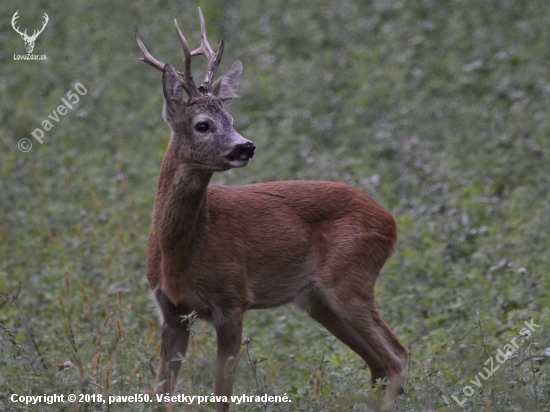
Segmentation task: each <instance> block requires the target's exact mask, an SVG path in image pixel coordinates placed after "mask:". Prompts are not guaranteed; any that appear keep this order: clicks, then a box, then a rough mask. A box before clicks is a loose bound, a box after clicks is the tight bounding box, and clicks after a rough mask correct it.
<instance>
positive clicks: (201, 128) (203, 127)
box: [195, 122, 210, 133]
mask: <svg viewBox="0 0 550 412" xmlns="http://www.w3.org/2000/svg"><path fill="white" fill-rule="evenodd" d="M209 129H210V126H209V125H208V122H199V123H197V124H196V125H195V130H196V131H197V132H200V133H204V132H207V131H208V130H209Z"/></svg>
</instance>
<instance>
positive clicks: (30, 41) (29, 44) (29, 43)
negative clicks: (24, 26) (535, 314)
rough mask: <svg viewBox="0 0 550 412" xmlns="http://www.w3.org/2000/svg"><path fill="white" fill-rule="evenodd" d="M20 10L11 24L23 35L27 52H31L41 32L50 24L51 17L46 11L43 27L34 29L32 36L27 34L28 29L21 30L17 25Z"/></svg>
mask: <svg viewBox="0 0 550 412" xmlns="http://www.w3.org/2000/svg"><path fill="white" fill-rule="evenodd" d="M18 13H19V10H17V11H16V12H15V14H14V15H13V17H12V19H11V25H12V27H13V29H14V30H15V31H16V32H17V33H19V34H20V35H21V38H22V39H23V40H24V41H25V48H26V49H27V54H31V53H32V51H33V49H34V42H35V41H36V38H37V37H38V35H39V34H40V33H42V32H43V31H44V28H45V27H46V25H47V24H48V20H49V17H48V15H47V14H46V13H44V23H42V28H41V29H40V30H34V31H33V33H32V36H29V35H27V30H25V31H24V32H23V33H21V32H20V31H19V26H17V27H16V26H15V24H16V20H17V19H18V18H19V15H18Z"/></svg>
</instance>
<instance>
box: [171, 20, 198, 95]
mask: <svg viewBox="0 0 550 412" xmlns="http://www.w3.org/2000/svg"><path fill="white" fill-rule="evenodd" d="M174 25H175V26H176V33H177V34H178V38H179V39H180V43H181V47H182V48H183V55H184V56H185V72H184V74H183V81H182V86H183V88H184V89H185V91H186V92H187V94H188V95H189V97H200V96H201V92H200V91H199V89H198V88H197V85H196V84H195V82H194V81H193V76H192V74H191V56H192V54H191V52H190V51H189V44H187V40H185V36H184V35H183V33H182V32H181V30H180V26H178V22H177V21H176V19H174Z"/></svg>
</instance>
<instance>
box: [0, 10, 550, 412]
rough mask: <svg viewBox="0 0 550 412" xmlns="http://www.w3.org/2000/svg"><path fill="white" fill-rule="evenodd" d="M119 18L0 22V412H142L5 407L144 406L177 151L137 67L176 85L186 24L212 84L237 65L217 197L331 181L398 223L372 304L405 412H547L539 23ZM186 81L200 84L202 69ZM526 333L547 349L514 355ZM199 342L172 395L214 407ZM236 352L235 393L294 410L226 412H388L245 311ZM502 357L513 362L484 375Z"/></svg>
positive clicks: (344, 369) (290, 334)
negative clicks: (268, 398)
mask: <svg viewBox="0 0 550 412" xmlns="http://www.w3.org/2000/svg"><path fill="white" fill-rule="evenodd" d="M113 3H114V2H110V1H107V0H98V1H94V2H92V1H84V0H75V1H68V0H65V1H59V2H38V1H31V2H25V4H22V3H21V2H18V1H15V0H4V1H2V3H1V4H0V17H1V19H0V96H1V99H0V109H1V110H0V411H20V410H25V411H50V410H52V411H54V410H63V411H79V410H80V411H99V410H103V411H142V410H143V411H149V410H151V409H152V405H153V404H152V403H151V404H149V403H142V402H138V403H117V404H112V405H108V404H101V403H80V404H79V403H74V404H70V403H57V404H52V405H47V404H45V403H40V404H35V405H24V404H21V403H14V402H12V400H11V399H12V398H11V397H12V395H13V394H17V395H44V394H47V395H50V394H65V396H66V395H68V394H70V393H74V394H77V395H80V394H88V395H90V396H91V395H95V396H96V397H97V395H98V394H101V395H102V396H103V397H104V398H106V397H108V396H109V395H132V394H136V393H142V394H152V390H153V385H154V378H153V376H152V371H151V369H152V368H156V364H157V361H158V355H159V347H158V342H159V338H160V325H159V321H158V319H157V314H156V312H155V310H154V308H153V305H152V304H151V300H150V292H149V289H148V285H147V281H146V278H145V254H146V245H147V238H148V234H149V230H150V227H151V211H152V207H153V202H154V196H155V193H156V181H157V174H158V171H159V167H160V162H161V160H162V157H163V154H164V150H165V148H166V145H167V142H168V137H169V129H168V127H167V125H166V124H165V123H164V122H163V121H162V118H161V110H162V104H163V98H162V85H161V75H160V73H159V72H158V71H156V70H154V69H153V68H151V67H149V66H147V65H145V64H143V63H141V62H140V61H139V57H140V54H139V50H138V48H137V46H136V44H135V41H134V38H133V23H134V22H135V23H137V25H138V27H139V29H140V34H141V37H142V39H143V41H144V42H145V44H146V45H147V46H148V48H149V50H150V51H151V52H152V54H153V55H155V56H156V57H158V58H159V59H160V60H163V61H165V62H169V63H172V64H173V65H175V66H176V67H177V68H179V69H182V68H183V60H182V58H183V55H182V52H181V47H180V44H179V42H178V39H177V37H176V35H175V33H174V28H173V18H174V17H177V19H178V22H179V25H180V27H181V28H182V31H183V32H184V33H185V35H186V37H187V39H188V41H189V43H190V45H191V47H192V48H194V47H196V46H197V45H198V42H199V38H200V31H199V20H198V13H197V6H200V7H201V8H202V10H203V12H204V15H205V18H206V21H207V27H208V29H209V37H210V39H211V43H212V44H217V43H218V41H219V39H220V38H221V37H223V38H224V40H225V44H226V48H225V53H224V59H223V62H222V66H221V68H220V73H221V72H225V71H226V70H227V69H228V68H229V67H230V65H231V64H232V63H233V61H235V60H237V59H240V60H242V61H243V64H244V72H243V76H242V80H241V85H240V88H239V94H240V99H237V100H236V101H234V102H233V103H232V104H231V106H230V112H231V113H232V115H233V117H234V118H235V121H236V129H237V130H238V131H239V132H240V133H241V134H242V135H243V136H245V137H247V138H249V139H251V140H252V141H254V143H255V144H256V146H257V150H256V155H255V156H254V159H253V160H252V161H251V163H250V165H249V166H247V167H246V168H243V169H238V170H237V169H235V170H232V171H229V172H226V173H223V174H216V175H215V176H214V181H215V182H217V183H220V184H225V185H240V184H248V183H255V182H267V181H273V180H285V179H316V180H331V181H339V182H345V183H348V184H350V185H352V186H354V187H357V188H359V189H361V190H363V191H365V192H366V193H368V194H369V195H371V196H372V197H373V198H374V199H375V200H376V201H377V202H378V203H380V204H381V205H383V206H384V207H386V208H387V209H389V210H390V211H391V212H392V213H393V215H394V216H395V218H396V220H397V222H398V228H399V234H400V243H399V248H398V251H397V253H396V254H395V255H394V256H393V257H392V258H391V259H390V260H389V261H388V263H387V264H386V266H385V267H384V269H383V271H382V273H381V275H380V277H379V280H378V282H377V303H378V306H379V307H380V309H381V311H382V313H383V315H384V318H385V320H386V321H387V323H388V324H389V325H390V326H391V327H392V328H393V330H394V332H395V333H396V335H397V336H398V337H399V339H400V340H401V341H402V342H403V343H404V344H405V345H406V346H408V347H409V349H410V352H411V357H410V363H409V365H408V380H407V383H406V387H405V390H406V394H405V395H404V396H403V397H402V399H400V400H399V401H398V402H397V403H396V405H395V407H394V408H395V410H396V411H440V410H441V411H462V410H463V411H475V412H478V411H544V410H549V408H550V331H549V326H550V323H549V318H550V305H549V302H550V275H549V272H548V268H549V264H550V262H549V246H550V240H549V235H548V232H549V228H550V149H549V143H550V115H549V114H550V4H549V3H548V2H547V1H545V0H532V1H512V0H487V1H474V0H453V1H450V0H421V1H416V2H413V1H404V0H402V1H394V0H374V1H359V0H357V1H352V0H343V1H328V0H320V1H318V2H311V3H309V2H303V1H297V0H286V1H285V0H267V1H264V2H255V1H251V0H241V1H238V0H231V1H225V2H224V1H219V0H218V1H215V0H205V1H200V2H196V1H149V2H146V1H136V2H131V3H130V2H128V3H126V2H125V3H122V2H120V5H118V6H117V5H116V3H114V4H113ZM16 10H19V15H20V17H19V20H18V24H20V25H21V29H22V30H24V29H26V28H27V29H28V32H32V30H33V29H38V28H39V27H40V26H41V22H42V16H43V14H44V12H46V13H47V14H48V16H49V22H48V25H47V26H46V28H45V29H44V31H43V33H41V34H40V35H39V37H38V39H37V40H36V45H35V50H34V52H33V53H35V54H38V55H41V54H46V55H47V60H44V61H22V60H14V55H24V54H26V52H25V45H24V42H23V40H22V39H21V37H20V36H19V35H18V34H17V33H16V32H15V31H14V30H13V28H12V27H11V19H12V16H13V14H14V13H15V11H16ZM195 69H196V74H195V77H196V78H200V76H201V73H202V72H203V70H204V64H203V65H202V66H201V64H196V65H195ZM78 83H80V84H81V85H82V86H84V87H85V89H86V91H87V92H86V93H84V94H82V95H79V94H77V96H78V97H79V102H78V103H76V104H75V105H74V106H73V108H72V109H69V110H68V111H67V113H66V114H65V115H64V116H60V118H59V120H58V122H56V121H54V120H51V123H52V124H53V125H54V127H53V128H51V130H49V131H44V136H43V138H42V140H43V143H40V142H38V141H37V140H36V139H35V138H34V137H33V136H32V135H31V133H32V132H33V131H35V130H36V129H37V128H41V129H42V130H44V128H43V126H42V122H43V121H44V120H47V119H48V116H49V115H52V112H53V111H55V110H56V108H57V107H58V106H59V105H62V104H64V103H63V102H62V100H61V99H62V98H65V99H67V93H68V92H71V93H75V92H76V91H78V88H80V86H77V84H78ZM75 86H76V87H77V88H75ZM80 90H82V89H81V88H80ZM73 101H74V100H73ZM53 117H55V116H53ZM21 139H29V141H30V142H31V143H32V149H31V150H30V151H28V152H22V151H21V150H19V148H18V144H19V142H20V141H21ZM530 320H533V321H534V322H535V323H536V324H537V325H540V327H538V328H535V331H534V332H533V333H532V334H531V336H530V337H529V338H528V339H523V338H522V337H518V336H519V335H518V333H519V331H520V330H521V329H522V328H525V324H524V322H525V321H530ZM192 332H193V338H192V344H191V345H190V350H189V353H188V356H187V357H186V358H185V359H184V360H183V361H182V362H183V367H182V372H181V374H180V380H179V385H178V388H179V392H180V393H184V394H186V395H204V396H208V395H210V394H211V393H212V389H213V374H214V372H213V361H214V358H215V347H216V341H215V335H214V332H213V329H212V327H211V326H210V325H209V324H206V323H203V322H202V321H198V320H197V321H195V322H194V323H193V326H192ZM244 336H247V337H250V338H251V341H250V343H249V344H248V345H247V353H246V354H245V356H244V357H243V359H242V360H241V362H240V364H239V368H238V370H237V380H236V385H235V390H234V392H235V394H248V395H263V394H270V395H281V396H282V395H284V394H286V395H287V396H289V398H290V399H291V400H292V403H272V402H271V403H270V402H264V403H262V402H260V403H247V404H241V405H235V406H234V407H233V410H237V411H370V410H377V409H378V408H379V405H380V403H379V398H380V396H381V394H380V391H378V390H376V389H371V388H370V374H369V371H368V369H367V368H366V366H365V365H364V363H363V362H362V360H361V359H360V358H359V357H358V356H357V355H356V354H355V353H353V352H352V351H351V350H349V349H347V347H345V346H344V345H343V344H341V343H340V342H339V341H337V340H336V339H335V338H334V337H332V336H331V335H330V334H329V333H328V332H326V331H325V330H324V329H323V328H322V327H320V326H319V325H318V324H316V323H315V322H314V321H312V320H310V319H309V318H308V317H307V315H305V314H303V313H301V312H297V311H296V310H294V309H293V308H292V307H282V308H278V309H275V310H269V311H268V310H265V311H252V312H248V313H247V315H246V317H245V327H244ZM512 339H516V340H515V341H514V342H516V343H517V344H518V349H517V351H516V352H515V354H514V355H513V356H511V358H510V359H504V358H503V357H502V356H500V357H497V355H498V354H499V350H501V351H504V353H505V352H506V348H507V345H508V347H510V346H509V345H510V342H511V341H512ZM491 357H492V358H493V359H494V367H493V369H495V368H496V367H497V366H499V368H498V370H496V371H495V372H494V373H489V372H487V371H490V370H491V365H490V363H487V362H488V360H489V359H490V358H491ZM499 359H500V360H501V361H502V364H500V363H498V362H497V360H499ZM67 360H68V361H70V362H71V363H72V364H73V365H74V366H73V367H69V368H66V369H63V370H60V371H58V365H59V364H63V362H65V361H67ZM484 368H487V369H484ZM480 374H481V376H480ZM489 375H491V376H490V377H489ZM467 395H469V396H467ZM453 396H454V398H453ZM455 399H456V400H458V401H459V402H461V403H462V406H459V404H458V402H456V401H455ZM188 408H190V409H188ZM212 408H213V404H212V403H203V404H201V405H197V404H196V403H195V404H194V405H193V406H191V407H190V406H188V405H187V406H185V405H184V404H182V403H180V404H177V405H175V406H174V409H173V410H196V411H202V410H211V409H212Z"/></svg>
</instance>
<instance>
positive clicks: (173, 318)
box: [154, 289, 189, 394]
mask: <svg viewBox="0 0 550 412" xmlns="http://www.w3.org/2000/svg"><path fill="white" fill-rule="evenodd" d="M154 297H155V300H156V302H157V305H158V307H159V310H160V312H161V316H162V335H161V341H160V360H159V366H158V370H157V377H156V382H155V383H156V389H155V392H156V393H162V394H165V393H170V394H172V393H173V392H174V389H175V388H176V381H177V379H178V374H179V371H180V369H181V362H180V361H172V359H174V357H175V356H176V355H177V354H178V352H181V354H182V355H185V352H186V351H187V345H188V343H189V330H188V329H187V326H188V322H187V321H185V322H182V321H181V317H180V316H181V315H182V313H181V311H180V310H178V309H177V308H176V307H175V306H174V304H172V303H171V302H170V301H169V300H168V298H167V297H166V295H165V294H164V293H163V292H162V291H161V290H160V289H157V290H156V291H155V293H154Z"/></svg>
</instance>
